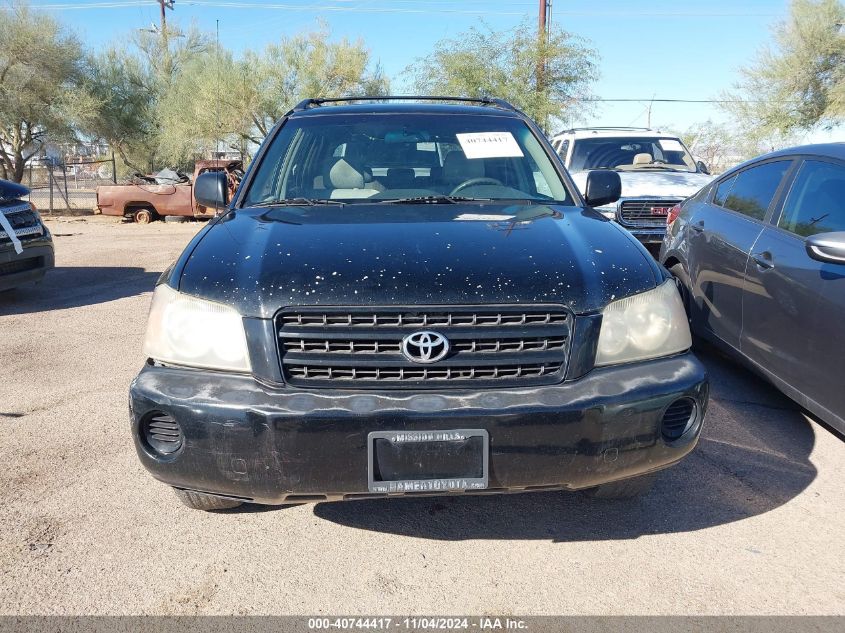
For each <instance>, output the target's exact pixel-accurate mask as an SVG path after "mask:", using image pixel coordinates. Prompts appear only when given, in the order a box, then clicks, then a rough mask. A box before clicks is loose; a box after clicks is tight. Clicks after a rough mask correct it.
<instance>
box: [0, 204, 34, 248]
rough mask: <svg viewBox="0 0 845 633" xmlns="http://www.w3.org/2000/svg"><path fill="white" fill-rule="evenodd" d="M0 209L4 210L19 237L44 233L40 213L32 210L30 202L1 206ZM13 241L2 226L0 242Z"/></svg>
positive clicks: (0, 227)
mask: <svg viewBox="0 0 845 633" xmlns="http://www.w3.org/2000/svg"><path fill="white" fill-rule="evenodd" d="M0 211H3V215H5V216H6V219H7V220H8V221H9V224H10V225H11V226H12V229H13V230H14V231H15V235H16V236H17V237H18V239H24V238H28V237H35V236H38V235H42V234H43V233H44V229H43V228H41V222H39V220H38V214H37V213H36V212H35V211H33V210H32V207H30V206H29V203H27V202H24V203H16V204H14V205H11V206H5V207H4V206H0ZM11 241H12V240H11V238H10V237H9V236H8V235H7V234H6V231H5V230H3V228H2V226H0V244H4V243H8V242H11Z"/></svg>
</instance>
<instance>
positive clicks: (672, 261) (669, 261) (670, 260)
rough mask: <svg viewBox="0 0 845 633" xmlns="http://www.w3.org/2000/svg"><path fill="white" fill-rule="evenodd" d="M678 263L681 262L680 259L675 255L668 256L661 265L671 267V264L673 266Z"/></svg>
mask: <svg viewBox="0 0 845 633" xmlns="http://www.w3.org/2000/svg"><path fill="white" fill-rule="evenodd" d="M680 263H681V260H679V259H678V258H677V257H669V258H668V259H667V260H666V261H665V262H664V263H663V266H665V267H666V268H672V266H675V265H677V264H680Z"/></svg>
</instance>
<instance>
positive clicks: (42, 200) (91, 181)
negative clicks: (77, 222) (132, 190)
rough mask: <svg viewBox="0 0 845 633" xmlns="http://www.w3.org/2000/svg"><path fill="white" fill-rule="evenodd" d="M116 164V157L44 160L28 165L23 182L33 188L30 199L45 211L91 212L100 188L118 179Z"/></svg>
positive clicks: (48, 212)
mask: <svg viewBox="0 0 845 633" xmlns="http://www.w3.org/2000/svg"><path fill="white" fill-rule="evenodd" d="M115 167H116V165H115V160H114V156H111V157H110V158H104V159H82V160H79V159H77V160H73V161H67V160H65V161H60V160H55V159H43V160H41V161H39V162H38V163H35V164H30V165H29V167H27V169H26V172H25V174H24V178H23V181H22V183H21V184H24V185H26V186H27V187H29V188H30V190H31V193H30V195H29V199H30V201H31V202H32V203H33V204H35V206H36V207H37V208H38V210H39V211H41V212H42V213H45V214H50V213H56V212H67V211H91V210H93V209H94V208H95V206H96V204H97V187H98V186H99V185H111V184H114V183H115V182H116V180H115V176H114V174H115Z"/></svg>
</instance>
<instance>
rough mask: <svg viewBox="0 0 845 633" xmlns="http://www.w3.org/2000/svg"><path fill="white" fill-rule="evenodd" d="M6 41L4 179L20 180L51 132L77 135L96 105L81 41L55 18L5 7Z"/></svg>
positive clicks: (0, 20)
mask: <svg viewBox="0 0 845 633" xmlns="http://www.w3.org/2000/svg"><path fill="white" fill-rule="evenodd" d="M0 42H2V45H0V177H3V178H10V179H12V180H15V181H16V182H20V181H21V179H22V178H23V174H24V168H25V167H26V164H27V162H28V161H29V160H30V159H31V158H32V157H33V156H35V155H36V154H37V153H38V152H39V150H40V149H41V147H42V146H43V144H44V142H45V141H46V140H48V134H49V140H52V141H61V140H66V139H70V138H72V137H73V135H74V127H75V125H74V124H75V123H76V122H78V121H80V120H82V119H84V118H85V117H87V116H88V115H89V113H90V111H91V110H92V109H93V107H94V104H93V102H92V100H91V99H90V98H89V97H88V95H87V93H86V92H85V91H83V90H81V84H82V80H83V78H84V76H85V75H86V73H87V70H88V69H87V66H86V61H85V58H84V56H83V53H82V48H81V46H80V44H79V41H78V40H77V39H76V37H75V36H74V35H73V34H71V33H69V32H68V31H66V30H65V29H64V28H63V27H62V26H61V25H60V24H59V23H58V22H56V21H55V20H54V19H53V18H51V17H49V16H47V15H45V14H41V13H35V12H32V11H30V10H29V8H28V7H27V6H26V5H25V4H15V5H12V6H11V7H8V8H7V9H5V10H0Z"/></svg>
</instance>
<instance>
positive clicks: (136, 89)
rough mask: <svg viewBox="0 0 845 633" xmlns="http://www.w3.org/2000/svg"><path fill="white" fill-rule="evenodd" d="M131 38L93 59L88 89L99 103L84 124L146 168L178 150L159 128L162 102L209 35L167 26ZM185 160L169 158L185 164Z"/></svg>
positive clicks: (198, 55) (200, 53) (125, 157)
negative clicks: (175, 149) (128, 44)
mask: <svg viewBox="0 0 845 633" xmlns="http://www.w3.org/2000/svg"><path fill="white" fill-rule="evenodd" d="M130 41H131V46H129V47H126V46H122V47H113V48H112V49H110V50H108V51H106V52H105V53H102V54H100V55H98V56H97V57H95V58H94V59H93V62H92V70H91V72H90V74H89V77H88V79H87V81H86V90H87V91H88V93H89V94H90V95H92V97H93V98H94V100H95V101H96V103H97V108H96V110H95V111H94V112H93V113H92V115H91V116H89V117H88V118H87V119H86V120H85V121H84V128H85V130H86V132H87V133H88V134H89V135H90V136H92V137H94V138H97V139H102V140H104V141H106V142H107V143H109V145H110V146H111V147H112V149H114V150H115V152H117V153H118V155H119V156H120V157H121V160H122V162H123V164H125V165H127V166H128V167H130V168H131V169H132V170H133V171H140V172H145V171H147V170H148V169H149V168H154V167H155V161H156V160H157V159H168V160H172V159H173V158H174V156H176V155H177V154H178V152H175V151H174V150H173V148H172V147H171V146H170V145H169V144H168V141H167V139H166V135H165V134H164V133H163V130H162V127H163V124H162V103H163V102H164V101H166V100H167V99H168V95H169V94H170V93H171V92H172V91H173V90H174V89H177V88H178V86H179V85H180V83H181V81H182V77H183V75H185V73H186V69H188V68H191V67H192V66H193V65H194V64H195V63H196V60H197V59H199V58H201V57H202V56H203V55H206V54H207V51H208V49H209V45H210V38H209V37H208V36H207V35H204V34H203V33H200V32H199V31H197V30H196V29H190V30H188V32H187V33H182V32H180V31H179V30H178V29H177V28H174V27H170V28H169V29H168V31H167V32H166V33H165V34H150V33H146V32H139V33H136V34H134V35H133V37H132V39H131V40H130ZM203 105H204V106H205V107H207V104H203ZM187 162H188V161H179V160H175V161H174V162H173V164H174V165H178V166H184V167H186V166H187Z"/></svg>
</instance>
